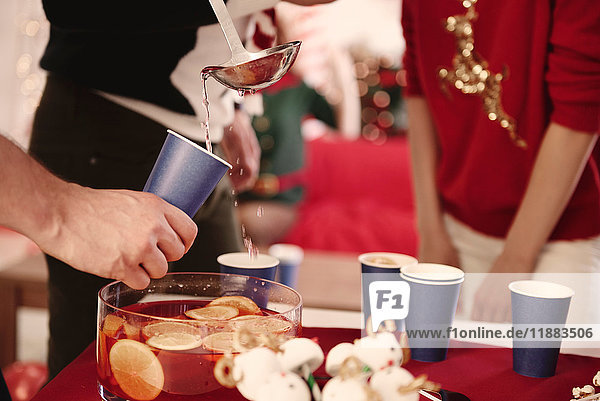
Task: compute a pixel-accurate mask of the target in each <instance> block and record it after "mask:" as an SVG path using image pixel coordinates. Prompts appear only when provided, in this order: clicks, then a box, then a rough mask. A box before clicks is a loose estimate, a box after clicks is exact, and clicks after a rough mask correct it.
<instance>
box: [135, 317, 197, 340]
mask: <svg viewBox="0 0 600 401" xmlns="http://www.w3.org/2000/svg"><path fill="white" fill-rule="evenodd" d="M174 333H179V334H189V335H192V336H198V337H200V336H201V334H202V333H201V331H200V330H199V328H198V327H195V326H193V325H191V324H187V323H178V322H162V321H159V322H153V323H150V324H148V325H146V326H144V328H143V329H142V334H144V337H145V338H146V339H149V338H152V337H155V336H161V335H170V334H174Z"/></svg>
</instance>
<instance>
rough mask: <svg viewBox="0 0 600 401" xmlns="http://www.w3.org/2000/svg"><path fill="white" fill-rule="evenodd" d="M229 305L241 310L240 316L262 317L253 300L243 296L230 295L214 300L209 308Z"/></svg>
mask: <svg viewBox="0 0 600 401" xmlns="http://www.w3.org/2000/svg"><path fill="white" fill-rule="evenodd" d="M215 305H228V306H233V307H234V308H237V309H238V310H239V313H240V315H262V312H261V310H260V308H259V307H258V305H256V304H255V303H254V301H253V300H251V299H250V298H247V297H243V296H241V295H228V296H224V297H220V298H217V299H214V300H212V301H211V302H210V303H209V304H208V306H215Z"/></svg>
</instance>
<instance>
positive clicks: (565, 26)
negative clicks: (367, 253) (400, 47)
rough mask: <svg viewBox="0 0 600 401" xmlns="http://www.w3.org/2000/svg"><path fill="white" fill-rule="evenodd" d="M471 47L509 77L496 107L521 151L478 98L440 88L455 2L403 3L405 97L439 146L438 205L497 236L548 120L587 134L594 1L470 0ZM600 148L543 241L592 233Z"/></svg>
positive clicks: (596, 13)
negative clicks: (422, 109)
mask: <svg viewBox="0 0 600 401" xmlns="http://www.w3.org/2000/svg"><path fill="white" fill-rule="evenodd" d="M475 10H476V12H477V14H478V16H477V19H476V20H474V22H473V24H472V25H473V38H474V51H475V52H477V53H478V54H479V55H481V57H482V58H484V59H485V60H487V62H488V63H489V70H490V71H491V72H492V73H493V74H494V73H501V72H502V71H503V67H506V68H507V69H508V75H507V77H506V78H504V79H503V80H502V81H501V86H502V95H501V102H502V105H503V108H504V110H505V111H506V113H507V114H508V115H509V116H511V117H512V118H513V119H514V120H515V123H516V127H517V128H516V131H517V134H518V135H520V136H521V137H522V138H524V139H525V141H526V142H527V148H526V149H523V148H519V147H518V146H516V145H515V143H514V142H513V141H511V139H510V137H509V135H508V131H507V130H506V129H505V128H503V127H501V126H500V124H499V123H498V121H490V119H489V118H488V115H487V112H485V111H484V109H483V101H482V98H481V97H480V96H478V95H474V94H463V93H461V91H459V90H458V89H456V88H455V87H453V86H452V84H447V85H446V87H447V91H446V94H445V93H444V91H443V90H442V86H441V83H440V80H439V79H438V70H439V69H440V68H446V69H448V70H452V69H453V65H452V59H453V56H454V55H455V54H456V48H457V46H456V44H457V42H456V39H455V36H454V34H452V33H450V32H448V31H446V29H445V26H444V23H445V21H446V19H447V18H448V17H449V16H453V15H464V14H465V13H466V9H465V8H464V7H463V6H462V4H461V2H460V1H458V0H438V1H431V0H429V1H428V0H403V16H402V24H403V29H404V36H405V39H406V42H407V50H406V53H405V58H404V66H405V68H406V70H407V79H408V87H407V90H406V92H405V93H406V95H407V96H425V97H426V99H427V101H428V104H429V107H430V110H431V113H432V115H433V118H434V123H435V125H436V128H437V134H438V136H439V143H440V159H439V167H438V176H437V180H438V187H439V190H440V193H441V197H442V201H443V205H444V208H445V210H446V211H447V212H449V213H450V214H452V215H453V216H454V217H456V218H458V219H459V220H461V221H462V222H464V223H465V224H467V225H469V226H471V227H472V228H474V229H476V230H478V231H480V232H483V233H485V234H489V235H492V236H497V237H504V236H505V235H506V233H507V231H508V228H509V226H510V224H511V222H512V219H513V217H514V215H515V213H516V210H517V208H518V205H519V203H520V200H521V198H522V196H523V194H524V192H525V189H526V186H527V182H528V178H529V176H530V173H531V170H532V168H533V164H534V161H535V156H536V153H537V151H538V149H539V146H540V143H541V140H542V137H543V135H544V133H545V130H546V128H547V126H548V124H549V122H550V121H554V122H556V123H559V124H561V125H564V126H566V127H569V128H573V129H576V130H581V131H587V132H596V131H597V130H598V121H599V118H600V116H599V109H600V3H598V0H578V1H575V0H554V1H551V0H525V1H523V0H503V1H495V0H479V1H478V2H477V4H476V6H475ZM599 165H600V148H599V146H597V147H596V149H595V151H594V152H593V156H592V157H591V158H590V160H589V162H588V163H587V166H586V168H585V171H584V172H583V175H582V177H581V180H580V182H579V184H578V186H577V188H576V190H575V193H574V195H573V197H572V199H571V201H570V202H569V204H568V206H567V208H566V210H565V212H564V214H563V215H562V217H561V219H560V221H559V222H558V224H557V226H556V227H555V230H554V232H553V233H552V236H551V238H552V239H577V238H587V237H591V236H595V235H598V234H600V179H599V175H598V167H599Z"/></svg>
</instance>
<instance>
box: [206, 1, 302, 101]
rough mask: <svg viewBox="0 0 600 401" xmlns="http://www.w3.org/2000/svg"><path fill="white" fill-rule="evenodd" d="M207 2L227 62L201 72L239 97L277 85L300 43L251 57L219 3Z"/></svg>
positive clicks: (224, 7)
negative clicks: (224, 41) (227, 54)
mask: <svg viewBox="0 0 600 401" xmlns="http://www.w3.org/2000/svg"><path fill="white" fill-rule="evenodd" d="M209 2H210V5H211V6H212V8H213V10H214V12H215V14H216V16H217V19H218V20H219V24H220V25H221V30H222V31H223V34H224V35H225V39H227V43H228V44H229V48H230V49H231V60H229V61H228V62H226V63H224V64H221V65H218V66H209V67H205V68H204V69H203V70H202V72H203V73H205V74H208V75H210V76H212V77H213V78H215V79H216V80H217V81H218V82H220V83H221V84H223V85H225V86H226V87H228V88H231V89H235V90H237V91H239V92H242V93H243V92H245V91H251V92H254V91H257V90H260V89H264V88H266V87H268V86H270V85H272V84H274V83H275V82H277V81H279V80H280V79H281V77H283V76H284V75H285V73H286V72H287V71H288V70H289V69H290V67H291V66H292V64H293V63H294V60H296V56H297V55H298V51H299V50H300V44H301V43H302V42H300V41H294V42H289V43H285V44H282V45H279V46H276V47H272V48H269V49H265V50H262V51H259V52H253V53H251V52H249V51H247V50H246V48H245V47H244V45H243V44H242V41H241V40H240V37H239V35H238V33H237V31H236V29H235V26H234V25H233V21H232V20H231V16H230V15H229V11H227V7H226V6H225V3H224V2H223V0H209Z"/></svg>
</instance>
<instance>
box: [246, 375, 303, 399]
mask: <svg viewBox="0 0 600 401" xmlns="http://www.w3.org/2000/svg"><path fill="white" fill-rule="evenodd" d="M280 400H285V401H310V391H309V389H308V386H307V385H306V382H305V381H304V380H302V378H300V376H298V375H297V374H295V373H292V372H274V373H271V374H270V375H269V376H267V378H266V379H265V381H264V382H263V383H262V384H261V386H260V387H259V389H258V392H257V393H256V398H255V401H280Z"/></svg>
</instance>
